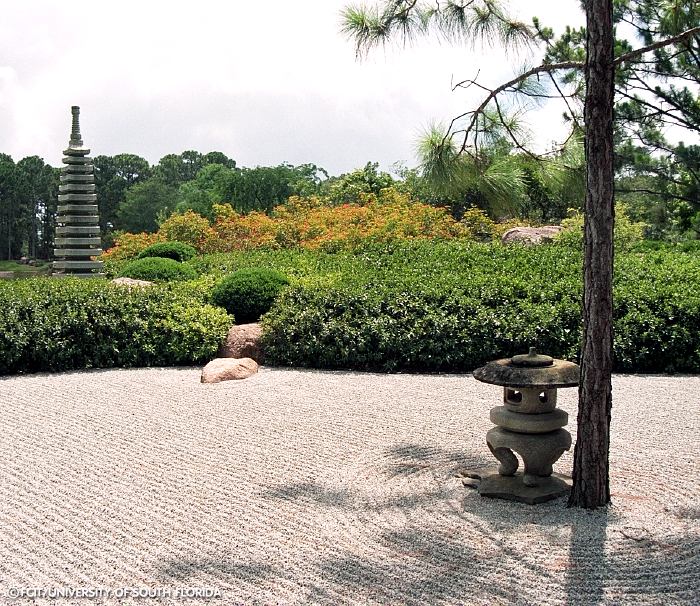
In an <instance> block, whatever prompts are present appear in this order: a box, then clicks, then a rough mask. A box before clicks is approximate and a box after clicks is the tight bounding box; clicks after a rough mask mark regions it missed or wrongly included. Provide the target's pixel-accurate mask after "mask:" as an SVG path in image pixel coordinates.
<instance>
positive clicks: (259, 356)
mask: <svg viewBox="0 0 700 606" xmlns="http://www.w3.org/2000/svg"><path fill="white" fill-rule="evenodd" d="M261 337H262V328H261V327H260V324H258V323H253V324H238V325H236V326H232V327H231V330H229V332H228V336H227V337H226V341H225V342H224V344H223V345H222V346H221V347H220V348H219V353H218V356H219V357H220V358H252V359H253V360H255V361H256V362H257V363H258V364H263V363H264V362H265V352H264V351H263V349H262V345H261V343H260V339H261Z"/></svg>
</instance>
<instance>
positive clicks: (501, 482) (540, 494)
mask: <svg viewBox="0 0 700 606" xmlns="http://www.w3.org/2000/svg"><path fill="white" fill-rule="evenodd" d="M468 478H469V479H466V480H464V484H465V486H470V487H472V488H476V489H477V490H478V492H479V494H480V495H481V496H482V497H491V498H493V499H505V500H507V501H518V502H520V503H527V504H528V505H536V504H538V503H546V502H547V501H551V500H552V499H557V498H559V497H563V496H564V495H566V494H568V493H569V490H571V478H570V477H569V476H565V475H562V474H560V473H553V474H552V475H551V476H549V477H547V478H542V481H541V482H540V483H539V484H538V485H537V486H526V485H525V483H524V482H523V474H522V472H517V473H515V474H514V475H512V476H502V475H501V474H499V473H498V471H497V470H496V469H494V468H490V469H483V470H479V471H475V472H472V473H469V474H468Z"/></svg>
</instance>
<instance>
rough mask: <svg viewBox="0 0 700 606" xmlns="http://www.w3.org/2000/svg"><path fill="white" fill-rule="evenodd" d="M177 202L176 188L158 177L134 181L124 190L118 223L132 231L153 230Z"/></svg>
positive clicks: (121, 227)
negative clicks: (139, 181)
mask: <svg viewBox="0 0 700 606" xmlns="http://www.w3.org/2000/svg"><path fill="white" fill-rule="evenodd" d="M177 203H178V190H177V188H176V187H173V186H172V185H168V184H167V183H164V182H163V181H161V180H160V179H159V178H156V177H154V178H151V179H148V180H146V181H143V182H141V183H136V184H135V185H133V186H132V187H130V188H129V189H128V190H127V191H126V199H125V200H124V202H123V203H122V204H121V205H120V207H119V210H118V211H117V222H118V225H119V227H120V229H123V230H125V231H129V232H132V233H140V232H149V233H151V232H155V231H157V229H158V223H159V221H160V220H162V219H164V218H165V217H167V216H168V215H169V214H170V213H172V212H173V210H175V208H176V206H177Z"/></svg>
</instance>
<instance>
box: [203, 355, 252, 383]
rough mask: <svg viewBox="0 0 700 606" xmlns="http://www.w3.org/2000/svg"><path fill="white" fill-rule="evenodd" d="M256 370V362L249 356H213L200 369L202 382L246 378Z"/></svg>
mask: <svg viewBox="0 0 700 606" xmlns="http://www.w3.org/2000/svg"><path fill="white" fill-rule="evenodd" d="M256 372H258V363H257V362H256V361H255V360H252V359H250V358H215V359H214V360H212V361H211V362H209V364H207V365H206V366H205V367H204V368H203V369H202V378H201V382H202V383H220V382H221V381H232V380H240V379H247V378H248V377H250V376H252V375H254V374H255V373H256Z"/></svg>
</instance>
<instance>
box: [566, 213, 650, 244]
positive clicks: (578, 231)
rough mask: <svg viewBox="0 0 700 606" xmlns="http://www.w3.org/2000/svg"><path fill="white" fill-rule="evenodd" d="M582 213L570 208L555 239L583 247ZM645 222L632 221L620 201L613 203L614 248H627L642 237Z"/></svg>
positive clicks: (645, 225) (645, 226) (646, 226)
mask: <svg viewBox="0 0 700 606" xmlns="http://www.w3.org/2000/svg"><path fill="white" fill-rule="evenodd" d="M583 223H584V215H583V213H582V212H581V211H579V210H573V209H572V210H570V211H569V217H568V218H566V219H564V220H563V221H562V222H561V225H562V227H563V228H564V229H563V230H562V231H561V233H559V235H557V236H556V238H555V240H556V241H557V242H559V243H561V244H566V245H569V246H573V247H578V248H581V247H583ZM648 227H649V226H648V225H647V224H646V223H641V222H636V221H633V220H632V219H631V218H630V216H629V213H628V212H627V207H626V206H625V205H624V204H622V203H621V202H617V203H616V204H615V236H614V238H615V250H629V249H630V248H632V247H633V246H634V245H635V244H637V243H639V242H640V241H641V240H643V239H644V232H645V230H646V229H647V228H648Z"/></svg>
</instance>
